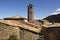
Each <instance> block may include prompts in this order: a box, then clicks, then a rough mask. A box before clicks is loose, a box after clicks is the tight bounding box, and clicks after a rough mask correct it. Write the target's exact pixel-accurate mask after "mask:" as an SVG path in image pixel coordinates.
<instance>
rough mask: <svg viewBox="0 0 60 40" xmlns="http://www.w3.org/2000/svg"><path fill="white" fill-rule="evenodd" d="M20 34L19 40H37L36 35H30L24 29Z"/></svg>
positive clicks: (30, 33)
mask: <svg viewBox="0 0 60 40" xmlns="http://www.w3.org/2000/svg"><path fill="white" fill-rule="evenodd" d="M20 34H21V35H20V36H21V37H20V40H37V39H38V38H39V36H38V34H35V33H32V32H30V31H27V30H24V29H21V31H20Z"/></svg>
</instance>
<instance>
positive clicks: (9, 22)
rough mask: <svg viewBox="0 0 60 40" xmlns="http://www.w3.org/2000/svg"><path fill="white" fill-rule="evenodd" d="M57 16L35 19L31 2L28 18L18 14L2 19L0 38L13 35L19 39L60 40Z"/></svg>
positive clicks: (0, 39)
mask: <svg viewBox="0 0 60 40" xmlns="http://www.w3.org/2000/svg"><path fill="white" fill-rule="evenodd" d="M59 16H60V15H59ZM54 17H55V18H54ZM57 18H58V17H56V16H55V15H54V16H52V17H51V16H49V17H47V18H45V19H43V20H35V19H34V6H33V5H32V4H31V3H30V4H29V5H28V18H24V17H21V16H18V15H17V16H12V17H8V18H4V19H0V40H8V39H9V38H10V36H11V35H15V36H16V37H17V40H60V21H59V20H60V18H58V20H56V19H57ZM53 20H54V21H53ZM57 21H58V22H57Z"/></svg>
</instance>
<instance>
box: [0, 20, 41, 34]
mask: <svg viewBox="0 0 60 40" xmlns="http://www.w3.org/2000/svg"><path fill="white" fill-rule="evenodd" d="M0 22H2V23H5V24H9V25H13V26H19V27H21V28H24V29H27V30H30V31H33V32H36V33H39V32H40V29H38V28H35V27H33V26H29V25H26V24H24V23H21V22H18V21H14V20H0Z"/></svg>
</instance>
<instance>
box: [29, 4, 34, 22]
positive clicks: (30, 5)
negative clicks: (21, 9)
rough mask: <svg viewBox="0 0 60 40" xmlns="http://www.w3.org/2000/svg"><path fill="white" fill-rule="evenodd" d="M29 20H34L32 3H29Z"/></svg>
mask: <svg viewBox="0 0 60 40" xmlns="http://www.w3.org/2000/svg"><path fill="white" fill-rule="evenodd" d="M28 21H29V22H33V21H34V6H33V5H32V4H31V3H30V4H29V5H28Z"/></svg>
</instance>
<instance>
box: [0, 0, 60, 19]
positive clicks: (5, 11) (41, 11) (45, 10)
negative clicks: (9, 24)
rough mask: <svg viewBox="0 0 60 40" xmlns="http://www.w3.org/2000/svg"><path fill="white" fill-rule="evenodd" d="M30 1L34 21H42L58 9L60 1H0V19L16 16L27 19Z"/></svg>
mask: <svg viewBox="0 0 60 40" xmlns="http://www.w3.org/2000/svg"><path fill="white" fill-rule="evenodd" d="M30 1H31V3H32V4H33V5H34V17H35V19H43V18H45V17H47V16H49V15H50V14H52V13H53V12H55V10H57V9H60V0H0V18H5V17H11V16H16V15H20V16H22V17H25V18H27V14H28V13H27V7H28V5H29V3H30Z"/></svg>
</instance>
